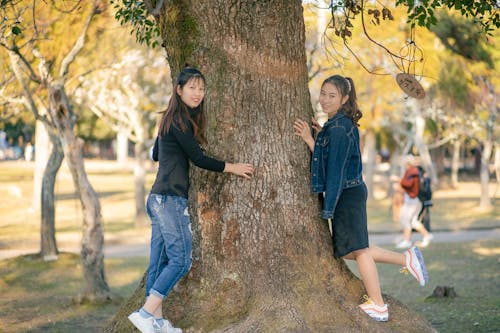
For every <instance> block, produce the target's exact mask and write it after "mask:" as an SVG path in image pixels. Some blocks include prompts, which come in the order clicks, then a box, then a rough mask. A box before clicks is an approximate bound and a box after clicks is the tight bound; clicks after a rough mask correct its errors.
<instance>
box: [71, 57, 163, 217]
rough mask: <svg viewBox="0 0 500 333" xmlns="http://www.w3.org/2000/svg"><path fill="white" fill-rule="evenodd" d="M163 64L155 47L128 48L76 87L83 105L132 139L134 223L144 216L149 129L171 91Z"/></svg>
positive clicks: (149, 141)
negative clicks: (133, 152)
mask: <svg viewBox="0 0 500 333" xmlns="http://www.w3.org/2000/svg"><path fill="white" fill-rule="evenodd" d="M118 59H119V58H118ZM167 68H168V67H167V63H166V61H165V59H164V56H163V55H162V54H161V53H160V52H158V51H157V50H156V51H155V50H152V49H149V50H148V49H145V48H141V49H138V50H133V51H129V52H128V53H125V54H124V55H123V57H122V58H121V60H120V61H119V62H117V63H115V64H113V66H111V67H110V68H108V69H103V70H100V71H98V72H95V73H94V74H93V75H90V76H87V77H85V78H82V83H81V85H80V88H79V89H78V91H77V94H78V96H79V98H80V99H81V101H80V102H81V103H82V104H83V105H84V106H86V107H89V108H90V109H91V110H92V111H93V112H94V113H95V114H96V115H97V116H98V117H100V118H101V119H103V120H105V122H106V123H107V124H108V125H109V126H111V128H113V129H114V130H115V131H116V132H117V133H119V132H124V133H125V134H126V137H127V139H129V140H131V141H132V142H134V143H135V147H134V149H135V154H134V155H135V165H134V176H135V198H136V200H135V202H136V216H135V222H136V224H144V223H145V222H146V220H147V216H146V207H145V200H144V198H145V196H146V193H145V181H146V169H145V162H146V161H147V160H148V153H149V148H150V147H151V146H152V144H153V141H152V139H151V133H152V132H154V129H155V128H156V126H155V125H156V118H157V112H159V111H160V110H162V109H165V108H166V105H167V98H168V96H170V95H171V87H170V84H168V81H169V79H168V78H167V75H168V74H169V73H168V70H167Z"/></svg>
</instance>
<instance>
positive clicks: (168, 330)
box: [153, 318, 182, 333]
mask: <svg viewBox="0 0 500 333" xmlns="http://www.w3.org/2000/svg"><path fill="white" fill-rule="evenodd" d="M153 328H154V330H155V333H157V332H159V333H182V330H181V329H180V328H177V327H174V326H173V325H172V323H171V322H170V321H168V320H167V319H165V318H163V326H158V325H157V323H156V321H155V323H154V324H153Z"/></svg>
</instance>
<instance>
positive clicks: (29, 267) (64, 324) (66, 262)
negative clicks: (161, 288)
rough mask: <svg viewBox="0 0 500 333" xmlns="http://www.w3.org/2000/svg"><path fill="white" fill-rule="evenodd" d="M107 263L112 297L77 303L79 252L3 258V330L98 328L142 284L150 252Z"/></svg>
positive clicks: (0, 278) (0, 326) (0, 315)
mask: <svg viewBox="0 0 500 333" xmlns="http://www.w3.org/2000/svg"><path fill="white" fill-rule="evenodd" d="M105 265H106V276H107V279H108V283H109V286H110V288H111V292H112V297H113V301H111V302H109V303H106V304H102V305H91V304H85V305H75V304H73V302H72V298H73V297H74V296H76V295H77V294H78V292H79V291H80V290H81V288H82V285H83V281H82V269H81V265H80V257H79V256H78V255H75V254H70V253H61V254H60V256H59V260H57V261H52V262H44V261H42V260H40V258H39V256H37V255H26V256H21V257H17V258H12V259H8V260H3V261H0V289H2V297H1V298H0V332H6V333H10V332H12V333H13V332H98V331H99V329H100V328H101V327H102V326H103V325H105V323H106V322H107V320H108V319H109V318H110V317H111V316H112V315H113V314H114V313H115V312H116V311H117V309H118V308H119V306H120V304H121V302H122V301H123V300H124V299H126V298H127V297H129V296H130V295H131V294H132V293H133V291H134V290H135V288H136V287H137V285H138V283H139V281H140V279H141V277H142V276H143V274H144V271H145V269H146V267H147V258H123V259H106V260H105Z"/></svg>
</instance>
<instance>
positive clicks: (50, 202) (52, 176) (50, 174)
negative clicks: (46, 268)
mask: <svg viewBox="0 0 500 333" xmlns="http://www.w3.org/2000/svg"><path fill="white" fill-rule="evenodd" d="M50 140H51V142H52V145H51V146H52V149H51V152H50V156H49V158H48V160H47V165H46V167H45V171H44V173H43V179H42V190H41V202H42V209H41V214H42V223H41V228H40V254H41V256H42V258H43V259H44V260H46V261H49V260H56V259H57V256H58V254H59V251H58V249H57V243H56V228H55V194H54V185H55V182H56V176H57V172H58V171H59V168H60V167H61V164H62V161H63V158H64V153H63V149H62V146H61V141H60V140H59V137H57V136H56V135H55V134H51V135H50Z"/></svg>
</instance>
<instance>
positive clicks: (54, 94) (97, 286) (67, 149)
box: [49, 83, 110, 302]
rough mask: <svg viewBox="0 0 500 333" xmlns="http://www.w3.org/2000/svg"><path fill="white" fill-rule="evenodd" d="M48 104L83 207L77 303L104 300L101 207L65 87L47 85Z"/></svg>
mask: <svg viewBox="0 0 500 333" xmlns="http://www.w3.org/2000/svg"><path fill="white" fill-rule="evenodd" d="M49 105H50V107H49V111H50V114H51V116H52V118H53V121H54V123H55V124H56V126H57V129H58V132H59V134H60V135H61V141H62V143H63V145H62V146H63V150H64V155H65V156H66V161H67V163H68V167H69V169H70V171H71V175H72V177H73V182H74V184H75V188H76V190H77V193H78V196H79V198H80V202H81V204H82V211H83V228H82V232H83V235H82V248H81V258H82V266H83V276H84V281H85V288H84V291H83V293H82V294H81V295H80V297H79V301H85V300H89V301H91V302H94V301H102V300H106V299H108V298H109V296H110V293H109V287H108V284H107V282H106V277H105V274H104V254H103V245H104V237H103V232H102V223H101V205H100V202H99V198H98V196H97V193H96V192H95V191H94V189H93V187H92V185H91V184H90V182H89V181H88V178H87V174H86V172H85V167H84V163H83V156H82V142H81V140H80V139H79V138H78V137H77V136H76V135H75V134H74V132H73V127H74V118H75V115H74V114H73V111H72V108H71V105H70V103H69V100H68V98H67V96H66V93H65V91H64V86H62V85H60V84H57V83H54V84H52V85H50V86H49Z"/></svg>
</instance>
